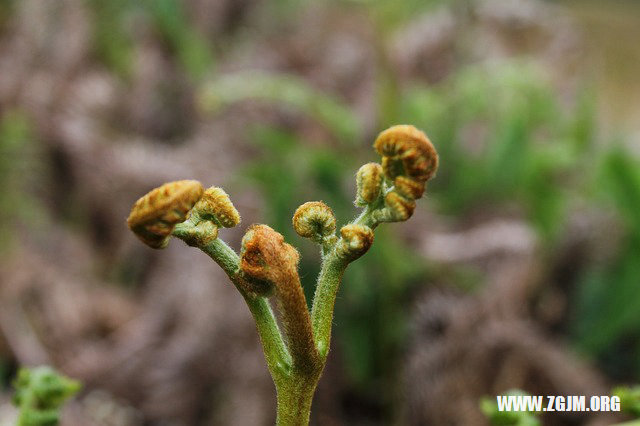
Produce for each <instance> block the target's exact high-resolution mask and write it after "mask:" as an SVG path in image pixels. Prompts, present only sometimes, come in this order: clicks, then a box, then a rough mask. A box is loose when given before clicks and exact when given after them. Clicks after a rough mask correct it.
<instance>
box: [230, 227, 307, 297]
mask: <svg viewBox="0 0 640 426" xmlns="http://www.w3.org/2000/svg"><path fill="white" fill-rule="evenodd" d="M241 256H242V258H241V265H240V268H241V269H242V271H243V272H244V273H245V274H246V275H247V276H248V277H250V278H254V279H257V280H259V281H264V282H267V283H270V284H271V285H277V283H278V282H282V281H283V279H284V278H287V277H286V276H287V275H291V274H297V269H296V268H297V266H298V259H299V255H298V251H297V250H296V249H295V248H293V247H292V246H291V245H289V244H287V243H285V242H284V237H283V236H282V235H281V234H280V233H278V232H276V231H274V230H273V229H272V228H271V227H269V226H267V225H252V226H251V227H250V228H249V229H248V230H247V233H246V234H245V236H244V237H243V238H242V253H241Z"/></svg>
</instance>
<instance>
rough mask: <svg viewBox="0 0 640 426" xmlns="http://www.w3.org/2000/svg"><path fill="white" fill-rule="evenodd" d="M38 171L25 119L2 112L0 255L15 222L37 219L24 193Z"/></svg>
mask: <svg viewBox="0 0 640 426" xmlns="http://www.w3.org/2000/svg"><path fill="white" fill-rule="evenodd" d="M40 168H41V165H40V164H39V160H38V154H37V149H36V144H35V140H34V135H33V132H32V129H31V123H30V122H29V120H28V118H27V116H26V115H25V114H24V113H22V112H21V111H19V110H8V111H6V112H5V113H4V114H3V116H2V118H1V119H0V252H1V251H3V250H6V249H7V248H8V247H9V244H10V243H11V240H12V237H13V234H14V232H15V226H16V224H17V222H18V220H19V219H28V220H34V219H37V217H36V216H38V213H37V209H35V208H34V207H35V203H36V201H35V199H34V197H33V196H32V195H31V194H30V193H29V191H28V189H29V184H32V183H33V182H34V180H35V178H36V177H37V176H38V172H39V169H40Z"/></svg>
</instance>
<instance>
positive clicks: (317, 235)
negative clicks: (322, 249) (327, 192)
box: [292, 201, 336, 242]
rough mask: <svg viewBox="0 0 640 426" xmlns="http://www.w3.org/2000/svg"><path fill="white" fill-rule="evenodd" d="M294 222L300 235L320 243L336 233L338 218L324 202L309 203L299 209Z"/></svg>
mask: <svg viewBox="0 0 640 426" xmlns="http://www.w3.org/2000/svg"><path fill="white" fill-rule="evenodd" d="M292 222H293V229H295V231H296V233H297V234H298V235H300V236H301V237H304V238H311V239H313V240H315V241H318V242H320V241H322V239H323V238H324V237H327V236H330V235H333V234H334V233H335V232H336V217H335V216H334V214H333V211H332V210H331V208H330V207H329V206H327V205H326V204H325V203H323V202H322V201H309V202H307V203H304V204H303V205H301V206H300V207H298V208H297V209H296V212H295V213H294V214H293V220H292Z"/></svg>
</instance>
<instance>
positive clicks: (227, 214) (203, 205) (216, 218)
mask: <svg viewBox="0 0 640 426" xmlns="http://www.w3.org/2000/svg"><path fill="white" fill-rule="evenodd" d="M193 209H194V211H196V212H198V215H199V216H200V217H201V218H202V219H205V220H211V221H213V222H214V223H215V224H217V225H218V226H222V227H224V228H233V227H234V226H236V225H238V224H239V223H240V214H239V213H238V211H237V210H236V208H235V207H234V206H233V203H232V202H231V200H230V199H229V196H228V195H227V193H226V192H224V190H223V189H222V188H216V187H215V186H212V187H211V188H209V189H207V190H206V191H204V194H202V198H200V201H198V202H197V203H196V205H195V206H194V207H193Z"/></svg>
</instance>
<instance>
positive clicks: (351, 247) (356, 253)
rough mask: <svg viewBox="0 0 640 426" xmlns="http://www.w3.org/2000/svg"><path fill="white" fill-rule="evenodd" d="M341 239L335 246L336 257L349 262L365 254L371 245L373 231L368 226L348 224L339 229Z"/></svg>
mask: <svg viewBox="0 0 640 426" xmlns="http://www.w3.org/2000/svg"><path fill="white" fill-rule="evenodd" d="M340 235H342V239H341V240H340V241H339V242H338V245H337V246H336V251H337V254H338V256H340V257H342V258H344V259H347V260H349V261H353V260H356V259H357V258H359V257H360V256H362V255H363V254H365V253H366V252H367V251H368V250H369V248H370V247H371V244H373V231H372V230H371V228H369V227H368V226H364V225H356V224H350V225H345V226H343V227H342V229H340Z"/></svg>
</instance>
